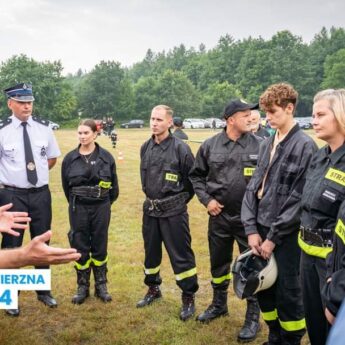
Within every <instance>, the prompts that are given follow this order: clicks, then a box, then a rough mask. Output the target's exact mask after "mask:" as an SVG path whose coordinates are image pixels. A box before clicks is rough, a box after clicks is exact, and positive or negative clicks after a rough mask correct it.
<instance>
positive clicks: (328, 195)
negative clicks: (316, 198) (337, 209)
mask: <svg viewBox="0 0 345 345" xmlns="http://www.w3.org/2000/svg"><path fill="white" fill-rule="evenodd" d="M322 196H323V197H325V198H326V199H328V200H331V201H332V202H333V201H335V199H336V195H335V193H333V192H330V191H329V190H327V189H326V190H325V191H324V192H323V193H322Z"/></svg>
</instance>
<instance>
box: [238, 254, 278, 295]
mask: <svg viewBox="0 0 345 345" xmlns="http://www.w3.org/2000/svg"><path fill="white" fill-rule="evenodd" d="M232 273H233V277H234V278H233V284H234V291H235V293H236V295H237V297H239V298H241V299H244V298H247V297H249V296H253V295H255V294H256V293H257V292H259V291H261V290H265V289H268V288H269V287H271V286H272V285H273V284H274V282H275V281H276V279H277V275H278V268H277V263H276V260H275V258H274V254H273V253H272V255H271V257H270V258H269V259H268V260H265V259H264V258H262V257H261V256H257V255H254V254H253V251H252V250H249V249H248V250H246V251H245V252H243V253H242V254H241V255H239V256H238V257H237V258H236V260H235V262H234V264H233V266H232Z"/></svg>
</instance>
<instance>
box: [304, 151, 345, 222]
mask: <svg viewBox="0 0 345 345" xmlns="http://www.w3.org/2000/svg"><path fill="white" fill-rule="evenodd" d="M338 176H339V177H338ZM344 176H345V145H342V146H341V147H339V148H338V149H337V150H336V151H335V152H333V153H332V152H331V151H330V149H329V146H325V147H323V148H321V149H320V150H319V151H318V152H317V153H316V154H315V155H314V157H313V160H312V162H311V164H310V167H309V169H308V173H307V175H306V184H305V187H304V190H303V196H302V202H301V205H302V215H301V225H303V226H304V227H306V228H310V229H334V226H335V222H336V219H337V214H338V211H339V207H340V204H341V203H342V201H343V200H344V199H345V178H344Z"/></svg>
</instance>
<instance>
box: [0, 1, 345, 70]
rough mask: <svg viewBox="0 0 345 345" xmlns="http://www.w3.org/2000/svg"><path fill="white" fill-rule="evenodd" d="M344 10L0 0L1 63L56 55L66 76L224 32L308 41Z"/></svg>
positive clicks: (338, 22)
mask: <svg viewBox="0 0 345 345" xmlns="http://www.w3.org/2000/svg"><path fill="white" fill-rule="evenodd" d="M344 14H345V1H344V0H237V1H233V0H0V61H5V60H7V59H8V58H10V57H11V56H13V55H15V54H22V53H23V54H26V55H27V56H29V57H32V58H34V59H35V60H38V61H46V60H50V61H54V60H61V62H62V65H63V66H64V73H65V74H66V73H75V72H76V71H77V70H78V68H82V69H83V70H86V71H90V70H91V69H92V68H93V67H94V66H95V65H96V64H97V63H99V62H100V61H101V60H115V61H119V62H121V64H122V65H123V66H130V65H132V64H133V63H135V62H138V61H140V60H142V59H143V57H144V56H145V53H146V51H147V49H148V48H151V49H152V50H153V51H154V52H159V51H162V50H166V51H167V50H169V49H171V48H173V47H174V46H177V45H179V44H181V43H184V44H185V45H186V46H187V47H191V46H193V47H195V48H197V47H198V46H199V44H200V43H204V44H205V45H206V48H207V49H210V48H212V47H214V46H215V45H216V44H217V41H218V39H219V38H220V36H224V35H225V34H227V33H228V34H230V35H231V36H233V37H234V38H235V39H243V38H247V37H248V36H252V37H258V36H262V37H263V38H265V39H269V38H270V37H272V35H274V34H275V33H276V32H277V31H280V30H285V29H288V30H290V31H291V32H292V33H293V34H294V35H299V36H302V38H303V40H304V41H305V42H309V41H310V40H312V39H313V37H314V35H315V34H316V33H318V32H319V31H320V30H321V28H322V27H323V26H325V27H326V28H327V29H329V28H330V27H331V26H335V27H345V15H344Z"/></svg>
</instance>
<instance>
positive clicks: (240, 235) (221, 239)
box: [190, 99, 261, 341]
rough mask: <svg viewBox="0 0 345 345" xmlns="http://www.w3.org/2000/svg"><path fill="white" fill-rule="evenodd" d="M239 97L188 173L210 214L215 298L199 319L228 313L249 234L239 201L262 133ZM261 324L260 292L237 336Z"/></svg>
mask: <svg viewBox="0 0 345 345" xmlns="http://www.w3.org/2000/svg"><path fill="white" fill-rule="evenodd" d="M257 107H258V104H248V103H245V102H244V101H241V100H239V99H236V100H233V101H231V102H230V103H229V104H228V105H227V107H226V108H225V111H224V118H225V119H226V128H225V129H224V130H223V131H222V132H221V133H219V134H217V135H215V136H213V137H211V138H210V139H207V140H206V141H205V142H204V143H203V144H202V145H201V146H200V149H199V151H198V153H197V156H196V160H195V163H194V166H193V169H192V171H191V172H190V179H191V181H192V183H193V186H194V190H195V193H196V195H197V196H198V198H199V200H200V202H201V203H202V204H203V205H204V206H205V207H206V208H207V211H208V213H209V215H210V217H209V225H208V242H209V249H210V259H211V274H212V282H211V284H212V288H213V301H212V303H211V305H210V306H209V307H208V308H207V309H206V311H205V312H203V313H202V314H200V315H199V316H198V318H197V320H198V321H201V322H208V321H211V320H213V319H215V318H217V317H219V316H222V315H225V314H227V313H228V306H227V295H228V286H229V282H230V278H231V274H230V264H231V261H232V253H233V246H234V242H235V241H236V242H237V244H238V246H239V248H240V251H241V252H242V251H244V250H245V249H246V242H247V238H246V236H245V233H244V228H243V225H242V223H241V205H242V199H243V195H244V193H245V190H246V186H247V183H248V181H249V180H250V177H251V175H252V173H253V171H254V169H255V166H256V162H257V156H258V152H259V144H260V142H261V138H259V137H257V136H255V135H253V134H252V133H251V132H250V130H251V115H250V111H251V109H255V108H257ZM258 330H259V306H258V303H257V300H256V298H254V297H251V298H248V299H247V313H246V320H245V323H244V326H243V328H242V329H241V331H240V333H239V335H238V340H240V341H252V340H254V339H255V337H256V334H257V332H258Z"/></svg>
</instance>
